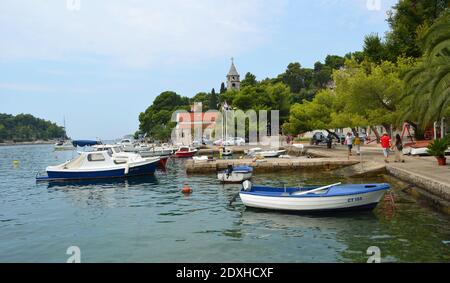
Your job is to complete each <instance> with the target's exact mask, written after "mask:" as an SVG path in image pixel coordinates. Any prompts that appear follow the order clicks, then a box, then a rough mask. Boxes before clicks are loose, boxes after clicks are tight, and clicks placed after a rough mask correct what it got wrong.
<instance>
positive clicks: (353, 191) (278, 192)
mask: <svg viewBox="0 0 450 283" xmlns="http://www.w3.org/2000/svg"><path fill="white" fill-rule="evenodd" d="M389 188H390V186H389V184H352V185H341V183H337V184H332V185H328V186H323V187H317V186H316V187H304V188H276V187H262V186H253V185H252V184H251V183H250V182H249V181H245V182H244V183H243V186H242V190H241V191H240V193H239V196H240V197H241V200H242V202H243V203H244V204H245V206H248V207H253V208H262V209H272V210H283V211H294V212H326V211H345V210H372V209H374V208H375V207H376V206H377V204H378V202H379V201H380V199H381V198H382V197H383V195H384V193H385V192H386V191H387V190H388V189H389Z"/></svg>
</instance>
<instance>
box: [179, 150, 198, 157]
mask: <svg viewBox="0 0 450 283" xmlns="http://www.w3.org/2000/svg"><path fill="white" fill-rule="evenodd" d="M196 153H197V152H196V151H195V152H191V151H190V152H175V156H176V157H178V158H190V157H193V156H194V155H195V154H196Z"/></svg>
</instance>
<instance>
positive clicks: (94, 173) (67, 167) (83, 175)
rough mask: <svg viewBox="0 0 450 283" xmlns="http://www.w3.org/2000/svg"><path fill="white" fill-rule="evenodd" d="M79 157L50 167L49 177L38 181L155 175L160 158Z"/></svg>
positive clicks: (94, 154)
mask: <svg viewBox="0 0 450 283" xmlns="http://www.w3.org/2000/svg"><path fill="white" fill-rule="evenodd" d="M79 154H80V155H79V156H78V157H76V158H74V159H72V160H69V161H66V162H64V163H63V164H60V165H57V166H48V167H47V169H46V172H47V176H37V177H36V180H37V181H62V180H68V181H70V180H91V179H108V178H126V177H133V176H145V175H152V174H154V172H155V170H156V167H157V166H158V163H159V158H158V157H155V158H142V157H140V156H139V155H136V156H130V157H128V158H127V159H124V158H123V157H122V156H120V157H117V158H116V157H114V156H113V154H111V152H108V151H94V152H79Z"/></svg>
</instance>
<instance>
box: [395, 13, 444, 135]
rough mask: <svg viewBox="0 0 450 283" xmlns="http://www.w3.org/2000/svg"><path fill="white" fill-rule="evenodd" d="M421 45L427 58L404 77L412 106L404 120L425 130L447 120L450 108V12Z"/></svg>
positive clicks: (440, 20)
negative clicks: (415, 123)
mask: <svg viewBox="0 0 450 283" xmlns="http://www.w3.org/2000/svg"><path fill="white" fill-rule="evenodd" d="M421 45H422V46H423V48H424V51H425V52H424V56H423V58H422V59H421V60H420V61H419V63H418V64H417V66H415V67H414V68H412V69H411V70H410V71H409V72H407V73H406V75H405V76H404V80H405V83H406V85H407V86H408V89H407V96H406V98H405V100H407V101H409V103H410V104H409V107H408V108H406V110H405V112H404V117H403V118H404V119H410V120H415V121H417V122H418V123H420V124H421V125H422V128H424V127H426V126H427V125H429V124H431V123H433V122H434V121H437V120H440V118H442V117H445V116H446V115H447V114H446V113H447V111H448V107H449V106H450V12H447V13H445V14H444V15H443V16H442V17H441V18H440V19H439V20H438V21H437V22H436V23H435V24H434V25H433V26H431V27H430V29H429V30H428V32H427V33H426V34H425V35H424V36H423V38H422V39H421Z"/></svg>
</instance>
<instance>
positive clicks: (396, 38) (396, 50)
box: [386, 0, 450, 61]
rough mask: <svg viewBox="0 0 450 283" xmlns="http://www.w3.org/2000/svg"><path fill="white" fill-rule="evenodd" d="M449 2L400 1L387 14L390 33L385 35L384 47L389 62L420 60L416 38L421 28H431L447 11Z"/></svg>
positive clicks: (419, 50)
mask: <svg viewBox="0 0 450 283" xmlns="http://www.w3.org/2000/svg"><path fill="white" fill-rule="evenodd" d="M449 4H450V1H449V0H427V1H417V0H402V1H399V2H398V3H397V4H396V5H395V6H394V7H393V9H392V10H391V11H390V12H389V13H388V23H389V26H390V28H391V31H389V32H388V33H387V36H386V45H387V49H388V50H389V57H390V60H392V61H395V59H396V58H397V57H399V56H407V57H414V58H420V57H421V56H422V50H421V48H420V46H419V44H418V40H417V36H418V33H419V31H420V29H421V28H422V27H423V26H431V25H433V23H434V21H435V20H436V19H437V18H439V16H440V15H441V14H442V13H443V12H444V11H445V10H446V9H448V7H449Z"/></svg>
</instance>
